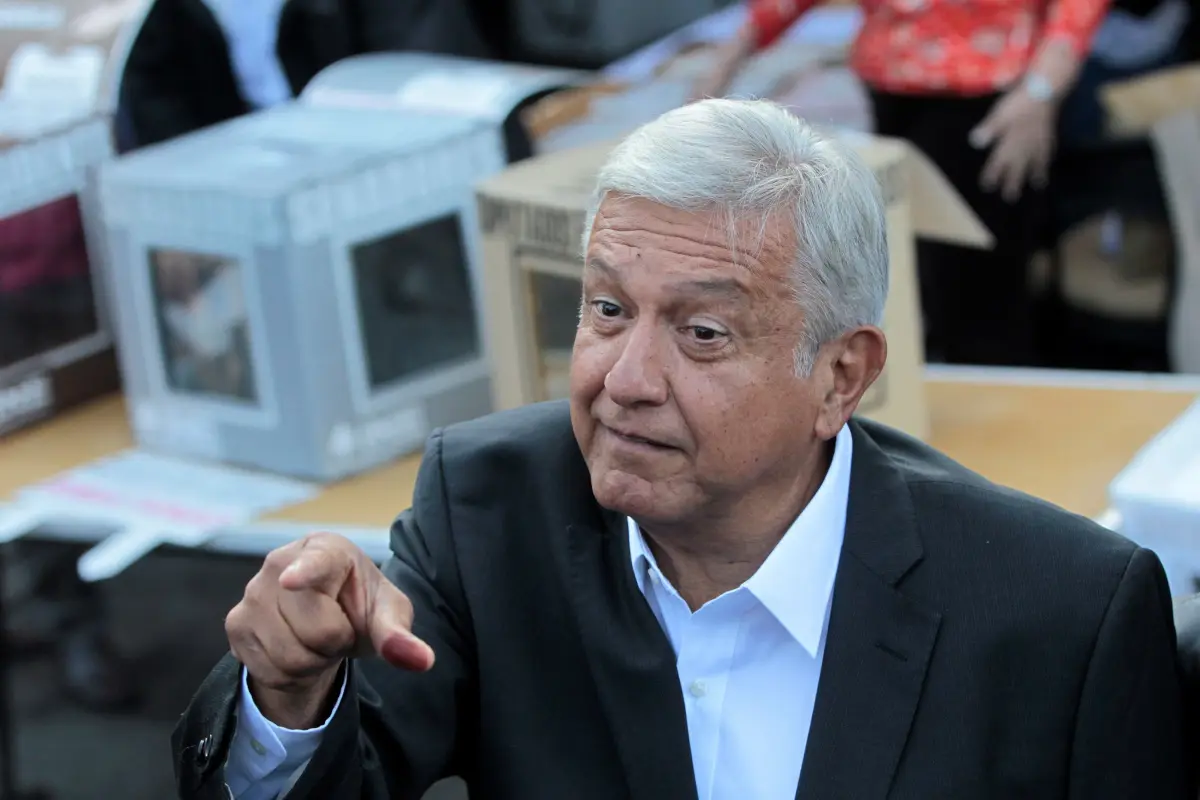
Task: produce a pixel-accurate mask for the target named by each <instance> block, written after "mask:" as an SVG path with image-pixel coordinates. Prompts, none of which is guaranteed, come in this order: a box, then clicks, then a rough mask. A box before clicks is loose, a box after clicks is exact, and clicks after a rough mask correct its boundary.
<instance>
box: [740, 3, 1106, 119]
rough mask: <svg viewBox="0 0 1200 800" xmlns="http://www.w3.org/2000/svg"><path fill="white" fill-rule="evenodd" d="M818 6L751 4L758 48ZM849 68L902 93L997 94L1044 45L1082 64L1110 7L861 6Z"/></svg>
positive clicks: (875, 85) (872, 82)
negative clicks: (1055, 44)
mask: <svg viewBox="0 0 1200 800" xmlns="http://www.w3.org/2000/svg"><path fill="white" fill-rule="evenodd" d="M817 2H818V0H750V15H749V20H750V26H751V30H752V31H753V32H754V33H755V35H756V40H757V44H758V46H759V48H764V47H767V46H768V45H770V44H771V43H773V42H774V41H775V40H776V39H777V38H779V36H780V35H781V34H783V32H784V31H786V30H787V28H788V27H789V26H790V25H791V24H792V23H794V22H795V21H796V20H797V19H799V18H800V16H801V15H802V14H804V12H805V11H807V10H808V9H809V8H811V7H813V6H814V5H816V4H817ZM861 5H862V8H863V27H862V30H860V31H859V34H858V40H857V41H856V42H855V43H854V49H853V53H852V55H851V64H852V66H853V67H854V69H855V71H856V72H857V73H858V75H859V77H861V78H862V79H863V81H864V82H866V83H867V84H868V85H869V86H871V87H872V88H874V89H878V90H880V91H884V92H894V93H897V94H923V93H934V92H952V93H955V94H964V95H980V94H991V93H993V92H998V91H1003V90H1005V89H1007V88H1008V87H1010V86H1012V85H1013V84H1015V83H1016V82H1017V81H1018V80H1019V79H1020V78H1021V76H1022V75H1023V74H1024V73H1025V70H1026V69H1027V68H1028V66H1029V62H1030V61H1031V60H1032V59H1033V56H1034V54H1035V50H1036V48H1037V47H1038V46H1039V45H1040V44H1041V43H1042V42H1043V41H1045V40H1048V39H1062V40H1064V41H1066V42H1068V43H1069V44H1070V45H1071V47H1072V48H1073V49H1074V50H1075V51H1076V52H1077V53H1079V55H1080V56H1081V57H1082V56H1083V55H1084V54H1086V53H1087V51H1088V50H1089V48H1090V46H1091V40H1092V36H1093V34H1095V32H1096V29H1097V28H1099V27H1100V23H1101V22H1103V20H1104V16H1105V14H1106V13H1107V12H1108V6H1109V0H861Z"/></svg>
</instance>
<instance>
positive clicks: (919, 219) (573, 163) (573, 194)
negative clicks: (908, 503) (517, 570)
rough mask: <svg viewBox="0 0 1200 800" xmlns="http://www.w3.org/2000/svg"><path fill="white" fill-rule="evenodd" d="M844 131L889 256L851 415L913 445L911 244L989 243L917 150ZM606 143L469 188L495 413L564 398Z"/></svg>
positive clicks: (917, 427)
mask: <svg viewBox="0 0 1200 800" xmlns="http://www.w3.org/2000/svg"><path fill="white" fill-rule="evenodd" d="M845 135H846V136H847V138H848V140H849V142H850V143H851V144H852V145H853V147H854V149H855V150H856V151H857V152H858V153H859V154H860V155H861V156H862V157H863V158H864V159H865V160H866V161H867V163H868V164H869V165H870V166H871V167H872V169H873V170H874V172H875V175H876V176H877V177H878V178H879V180H880V182H881V184H882V186H883V192H884V197H885V199H886V202H887V214H888V239H889V242H890V248H891V294H890V295H889V298H888V304H887V308H886V311H885V320H884V328H885V329H886V332H887V336H888V364H887V368H886V369H885V371H884V373H883V375H882V376H881V377H880V379H879V380H878V381H877V382H876V384H875V386H874V387H873V388H872V389H871V391H870V393H869V394H868V395H867V396H866V397H865V398H864V399H863V402H862V405H861V406H860V412H861V413H862V414H864V415H866V416H870V417H873V418H875V419H877V420H879V421H881V422H884V423H887V424H889V425H893V426H895V427H897V428H900V429H901V430H904V431H906V432H908V433H910V434H912V435H915V436H918V437H924V436H926V435H927V433H928V426H929V420H928V414H927V411H926V406H925V398H924V394H923V383H922V379H921V371H922V365H923V362H924V353H923V348H922V336H921V320H920V308H919V301H918V294H917V284H916V270H915V267H914V261H915V248H914V243H913V236H914V235H915V234H918V233H919V234H921V235H922V236H927V237H930V238H934V239H939V240H942V241H949V242H957V243H961V244H969V245H975V246H979V247H987V246H990V245H991V236H990V234H989V233H988V232H987V230H986V229H985V228H984V227H983V225H982V224H981V223H980V222H979V220H978V219H977V218H976V217H975V215H974V214H973V213H972V212H971V210H970V209H969V208H968V207H967V206H966V204H965V203H964V201H963V200H962V199H961V198H960V197H959V196H958V195H957V194H956V193H955V191H954V189H953V188H952V187H951V186H950V184H949V183H948V182H947V181H946V179H945V177H944V176H943V175H942V174H941V173H940V172H938V170H937V169H936V167H934V166H933V164H932V163H931V162H930V161H929V160H928V159H926V158H925V157H924V156H923V155H922V154H921V153H920V152H918V151H917V150H915V149H913V148H911V147H909V146H908V145H906V144H904V143H903V142H900V141H898V140H893V139H883V138H878V137H874V136H869V135H866V134H845ZM612 146H613V145H612V143H611V142H606V143H603V144H597V145H589V146H585V147H582V148H578V149H574V150H569V151H564V152H558V153H552V154H549V155H545V156H541V157H538V158H535V159H531V160H529V161H525V162H523V163H521V164H518V165H516V166H514V167H512V168H510V169H508V170H507V171H505V172H503V173H501V174H500V175H497V176H496V177H494V178H491V179H489V180H487V181H484V182H483V183H482V184H481V185H480V187H479V190H478V194H479V208H480V211H479V217H480V222H481V224H482V226H483V250H484V261H485V265H486V270H485V281H484V294H485V297H486V298H487V303H488V307H489V312H490V313H489V314H488V337H489V340H490V343H491V348H492V359H493V373H492V387H493V395H494V399H495V405H496V407H497V408H512V407H515V406H519V405H522V404H525V403H530V402H536V401H539V400H548V399H555V398H561V397H565V396H566V395H567V386H568V383H567V381H568V369H569V363H570V354H571V347H572V344H573V341H574V338H575V327H576V324H577V320H578V313H579V300H580V278H581V274H582V262H581V258H580V255H581V254H580V252H579V244H580V241H581V237H582V234H583V225H584V217H585V214H586V211H587V208H588V203H589V201H590V199H591V193H592V190H593V184H594V180H595V175H596V173H597V171H598V169H599V167H600V165H601V163H602V162H603V161H604V159H605V157H606V156H607V155H608V153H609V151H610V150H611V148H612ZM968 268H969V265H964V269H968Z"/></svg>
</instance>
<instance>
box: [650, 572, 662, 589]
mask: <svg viewBox="0 0 1200 800" xmlns="http://www.w3.org/2000/svg"><path fill="white" fill-rule="evenodd" d="M650 582H651V583H653V584H654V585H655V586H658V584H660V583H662V579H661V578H659V577H658V573H657V572H651V573H650Z"/></svg>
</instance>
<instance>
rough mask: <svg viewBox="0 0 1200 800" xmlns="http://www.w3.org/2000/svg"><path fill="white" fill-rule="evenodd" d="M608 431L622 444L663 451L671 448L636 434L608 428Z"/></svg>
mask: <svg viewBox="0 0 1200 800" xmlns="http://www.w3.org/2000/svg"><path fill="white" fill-rule="evenodd" d="M605 427H607V426H605ZM608 430H609V431H610V432H611V433H612V434H613V435H614V436H616V437H617V438H618V439H620V440H622V441H624V442H629V443H630V444H636V445H641V446H642V447H657V448H659V449H663V450H666V449H670V447H671V446H670V445H668V444H663V443H662V442H659V441H656V440H654V439H649V438H647V437H645V436H639V435H637V434H636V433H631V432H626V431H620V430H617V429H616V428H609V429H608Z"/></svg>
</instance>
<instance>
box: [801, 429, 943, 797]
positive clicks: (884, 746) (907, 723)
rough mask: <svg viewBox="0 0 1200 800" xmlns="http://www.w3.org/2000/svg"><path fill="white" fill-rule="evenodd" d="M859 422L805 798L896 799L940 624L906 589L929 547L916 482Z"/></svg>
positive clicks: (809, 748) (805, 778)
mask: <svg viewBox="0 0 1200 800" xmlns="http://www.w3.org/2000/svg"><path fill="white" fill-rule="evenodd" d="M851 426H852V433H853V435H854V462H853V467H852V472H851V477H850V502H849V508H848V513H847V517H846V535H845V541H844V543H843V546H842V557H841V561H840V563H839V565H838V572H837V578H836V579H835V582H834V589H833V607H832V610H831V613H830V620H829V630H828V634H827V638H826V645H825V659H824V663H823V664H822V667H821V680H820V685H819V687H818V689H817V698H816V707H815V709H814V712H813V720H812V727H811V732H810V734H809V739H808V745H807V748H806V751H805V757H804V767H803V770H802V772H801V777H800V785H799V787H798V790H797V793H796V797H797V800H825V798H830V797H871V798H883V797H887V795H888V791H889V788H890V787H891V784H892V781H893V779H894V777H895V773H896V769H897V767H898V766H899V764H900V757H901V754H902V752H903V750H904V745H905V742H906V741H907V739H908V733H909V730H910V728H911V726H912V720H913V716H914V714H915V712H916V709H917V704H918V702H919V700H920V697H921V689H922V685H923V683H924V680H925V671H926V668H927V667H928V664H929V658H930V655H931V654H932V652H933V646H934V641H935V640H936V638H937V632H938V628H939V626H940V624H941V615H940V614H938V613H937V612H935V611H932V610H929V609H926V608H923V607H922V606H921V605H920V604H919V603H917V602H915V601H913V600H911V599H909V598H906V597H905V596H904V595H903V594H902V593H901V592H900V591H899V589H898V584H899V583H900V581H901V579H902V578H903V577H904V576H905V575H906V574H907V573H908V572H909V571H910V570H912V569H913V568H914V567H915V566H916V565H917V564H918V563H919V562H920V560H921V557H922V553H923V550H922V546H921V540H920V537H919V535H918V531H917V523H916V519H915V516H914V512H913V508H912V504H911V500H910V495H909V491H908V486H907V485H906V484H905V482H904V480H903V479H902V477H901V476H900V475H899V473H898V472H897V471H896V469H895V467H894V466H893V465H892V463H891V462H890V461H889V459H888V456H887V455H886V454H885V453H884V452H883V451H882V450H881V449H880V448H879V446H878V445H877V444H876V443H875V442H874V440H873V439H872V438H871V437H870V435H869V434H868V433H866V432H865V431H864V430H863V428H862V427H861V426H860V425H859V424H858V423H857V422H852V423H851Z"/></svg>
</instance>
